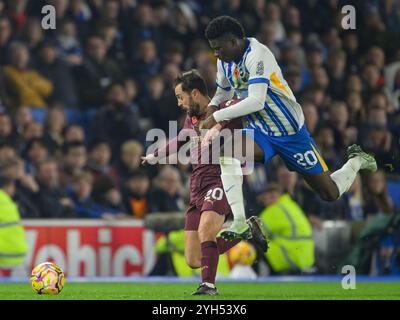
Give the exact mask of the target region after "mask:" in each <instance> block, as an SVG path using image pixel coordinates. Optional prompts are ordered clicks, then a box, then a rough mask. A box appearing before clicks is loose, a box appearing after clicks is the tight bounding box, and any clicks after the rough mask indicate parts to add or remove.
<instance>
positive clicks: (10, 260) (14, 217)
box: [0, 189, 28, 267]
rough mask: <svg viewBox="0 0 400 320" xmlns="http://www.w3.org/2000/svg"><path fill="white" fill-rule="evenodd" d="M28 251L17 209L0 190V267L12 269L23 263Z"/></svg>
mask: <svg viewBox="0 0 400 320" xmlns="http://www.w3.org/2000/svg"><path fill="white" fill-rule="evenodd" d="M27 251H28V243H27V241H26V239H25V232H24V228H23V227H22V226H21V225H20V215H19V211H18V207H17V205H16V204H15V202H14V201H13V200H12V199H11V197H10V196H9V195H8V194H7V193H6V192H4V191H3V190H1V189H0V267H12V266H17V265H20V264H22V263H23V262H24V258H25V254H26V252H27Z"/></svg>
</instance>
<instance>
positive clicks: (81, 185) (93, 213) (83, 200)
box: [69, 172, 117, 219]
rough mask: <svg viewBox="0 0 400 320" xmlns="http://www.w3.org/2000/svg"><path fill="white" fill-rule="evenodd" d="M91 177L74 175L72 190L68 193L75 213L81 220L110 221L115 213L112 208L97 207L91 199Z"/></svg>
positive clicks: (89, 175)
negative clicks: (100, 219)
mask: <svg viewBox="0 0 400 320" xmlns="http://www.w3.org/2000/svg"><path fill="white" fill-rule="evenodd" d="M92 188H93V177H92V176H91V174H90V173H88V172H82V173H79V174H76V175H74V177H73V178H72V190H71V191H70V192H69V197H70V198H71V200H72V202H73V206H74V210H75V212H76V213H77V214H78V215H79V217H81V218H104V219H112V218H114V214H116V213H117V212H116V211H115V210H114V209H112V208H105V207H102V206H100V205H98V204H97V203H96V202H95V201H94V200H93V199H92V197H91V192H92Z"/></svg>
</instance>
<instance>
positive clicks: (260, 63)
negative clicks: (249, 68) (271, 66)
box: [256, 61, 264, 76]
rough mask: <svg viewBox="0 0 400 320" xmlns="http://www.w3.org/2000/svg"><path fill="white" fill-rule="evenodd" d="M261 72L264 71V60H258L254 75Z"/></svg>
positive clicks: (260, 74)
mask: <svg viewBox="0 0 400 320" xmlns="http://www.w3.org/2000/svg"><path fill="white" fill-rule="evenodd" d="M263 73H264V62H263V61H258V63H257V69H256V75H258V76H262V75H263Z"/></svg>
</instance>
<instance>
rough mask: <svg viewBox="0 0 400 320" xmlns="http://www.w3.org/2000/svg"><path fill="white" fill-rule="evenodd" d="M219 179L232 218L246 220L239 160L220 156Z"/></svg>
mask: <svg viewBox="0 0 400 320" xmlns="http://www.w3.org/2000/svg"><path fill="white" fill-rule="evenodd" d="M219 163H220V165H221V180H222V184H223V186H224V191H225V195H226V198H227V199H228V203H229V206H230V207H231V210H232V213H233V220H234V221H238V220H243V221H245V220H246V215H245V213H244V201H243V192H242V183H243V173H242V167H241V165H240V161H239V160H238V159H235V158H231V157H220V158H219Z"/></svg>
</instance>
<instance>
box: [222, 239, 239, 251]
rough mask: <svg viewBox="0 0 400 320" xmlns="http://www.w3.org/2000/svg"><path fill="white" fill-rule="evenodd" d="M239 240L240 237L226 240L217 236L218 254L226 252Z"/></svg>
mask: <svg viewBox="0 0 400 320" xmlns="http://www.w3.org/2000/svg"><path fill="white" fill-rule="evenodd" d="M239 242H240V239H234V240H230V241H227V240H225V239H224V238H222V237H217V247H218V252H219V254H223V253H225V252H227V251H228V250H229V249H230V248H232V247H234V246H236V245H237V244H238V243H239Z"/></svg>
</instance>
